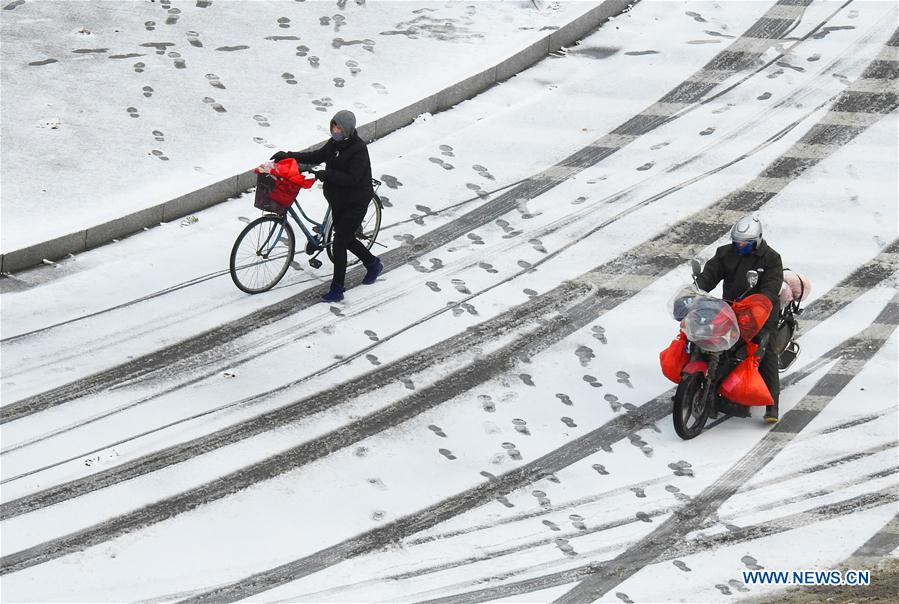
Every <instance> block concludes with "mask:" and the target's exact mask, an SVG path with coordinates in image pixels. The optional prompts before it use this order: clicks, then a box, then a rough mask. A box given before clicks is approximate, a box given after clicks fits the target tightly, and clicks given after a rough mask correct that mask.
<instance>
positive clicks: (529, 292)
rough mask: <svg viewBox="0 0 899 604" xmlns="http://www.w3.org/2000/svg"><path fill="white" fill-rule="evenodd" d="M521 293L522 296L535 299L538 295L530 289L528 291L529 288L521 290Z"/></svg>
mask: <svg viewBox="0 0 899 604" xmlns="http://www.w3.org/2000/svg"><path fill="white" fill-rule="evenodd" d="M521 291H522V293H523V294H524V295H526V296H527V297H528V298H536V297H537V295H538V294H537V292H535V291H534V290H532V289H530V288H527V289H523V290H521Z"/></svg>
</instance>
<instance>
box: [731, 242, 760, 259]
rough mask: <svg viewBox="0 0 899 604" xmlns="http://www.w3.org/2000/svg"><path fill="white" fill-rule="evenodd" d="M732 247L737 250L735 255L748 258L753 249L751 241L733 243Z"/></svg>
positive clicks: (753, 245)
mask: <svg viewBox="0 0 899 604" xmlns="http://www.w3.org/2000/svg"><path fill="white" fill-rule="evenodd" d="M733 246H734V249H735V250H737V255H739V256H748V255H749V254H751V253H752V250H753V249H754V248H755V243H754V242H752V241H734V242H733Z"/></svg>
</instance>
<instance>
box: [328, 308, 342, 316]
mask: <svg viewBox="0 0 899 604" xmlns="http://www.w3.org/2000/svg"><path fill="white" fill-rule="evenodd" d="M329 310H330V311H331V314H333V315H334V316H335V317H342V316H344V314H343V313H342V312H341V311H340V307H339V306H332V307H330V309H329Z"/></svg>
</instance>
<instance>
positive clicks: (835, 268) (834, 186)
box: [0, 0, 899, 602]
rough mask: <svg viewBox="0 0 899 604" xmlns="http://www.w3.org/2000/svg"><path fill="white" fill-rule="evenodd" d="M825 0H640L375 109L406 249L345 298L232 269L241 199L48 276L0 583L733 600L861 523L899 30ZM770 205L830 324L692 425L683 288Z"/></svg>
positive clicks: (894, 267) (14, 435)
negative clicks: (461, 97)
mask: <svg viewBox="0 0 899 604" xmlns="http://www.w3.org/2000/svg"><path fill="white" fill-rule="evenodd" d="M806 4H808V3H804V2H794V1H786V0H782V1H781V2H778V3H776V4H772V3H765V2H753V3H735V4H725V5H718V4H715V5H713V4H706V3H686V4H683V3H655V2H643V3H641V4H639V5H638V6H637V7H635V8H634V10H632V11H631V12H630V13H629V14H628V17H627V19H622V20H620V27H619V28H618V29H614V30H613V29H610V28H602V29H601V30H599V31H598V32H597V33H595V34H593V35H592V36H590V37H589V38H587V39H586V40H584V41H583V42H582V43H581V44H580V45H578V46H576V47H573V48H571V49H568V51H567V52H566V53H560V54H563V55H564V56H559V57H556V58H551V59H548V60H546V61H544V62H542V63H541V64H539V65H537V66H535V67H534V68H532V69H529V70H528V71H526V72H524V73H522V74H520V75H519V76H517V77H515V78H513V79H512V80H510V81H509V82H507V83H504V84H502V85H500V86H497V87H495V88H493V89H491V90H490V91H488V92H487V93H485V94H483V95H481V96H479V97H477V98H475V99H473V100H472V101H469V102H466V103H463V104H462V105H460V106H459V107H457V108H455V109H453V110H452V111H449V112H445V113H442V114H439V115H437V116H434V117H433V118H431V119H430V120H426V121H425V120H423V121H419V122H417V123H416V124H414V125H412V126H410V127H408V128H405V129H403V130H401V131H399V132H397V133H395V134H394V135H391V136H389V137H387V138H386V139H384V140H381V141H378V142H376V143H375V144H374V145H372V155H373V157H374V158H375V161H376V164H377V166H376V173H377V171H380V169H381V168H382V167H383V171H384V172H383V174H384V176H382V177H381V178H382V180H384V182H385V183H386V187H387V191H386V197H387V198H388V203H389V204H390V207H389V208H388V209H387V210H386V214H385V217H386V223H387V227H388V228H386V229H385V230H384V231H383V234H384V235H383V237H384V239H383V241H384V243H385V244H387V245H388V247H389V249H388V250H386V251H384V252H383V254H382V258H383V260H384V262H385V265H386V266H387V268H388V271H387V272H386V273H385V277H384V279H383V280H382V281H381V282H379V283H378V284H377V285H376V286H375V287H371V288H355V289H352V290H350V291H349V292H348V295H347V300H346V302H345V303H343V304H337V305H331V306H328V305H322V304H318V303H316V299H317V296H318V295H319V293H320V289H321V288H320V286H319V285H318V284H319V283H321V282H323V281H324V280H326V279H327V272H326V270H327V268H328V267H324V268H323V269H322V270H320V271H311V270H308V269H303V270H301V271H291V272H290V274H289V275H288V277H287V278H286V279H285V281H284V282H283V283H282V285H281V286H279V288H278V289H277V290H275V291H273V292H270V293H268V294H265V295H262V296H255V297H247V296H244V295H242V294H240V293H239V292H238V291H237V290H236V289H234V288H233V286H232V284H231V283H230V282H229V281H228V278H227V276H223V275H222V273H221V271H220V267H221V266H222V264H223V259H224V258H225V255H226V253H227V250H228V248H229V247H230V242H231V241H232V240H233V237H234V236H235V235H236V232H237V231H238V230H239V229H240V228H241V227H242V224H241V223H240V222H239V220H238V219H239V218H241V217H243V218H246V216H248V215H250V212H249V206H250V201H249V200H248V199H240V200H236V201H234V202H229V203H228V204H224V205H222V206H220V207H216V208H214V209H211V210H209V211H207V212H204V213H203V214H201V215H200V222H198V223H194V224H189V223H188V224H185V225H184V226H180V225H175V224H170V225H167V226H166V227H164V228H161V229H156V230H154V231H153V232H148V233H146V234H144V235H141V236H138V237H133V238H131V239H129V240H126V241H122V242H120V243H118V244H116V245H113V246H107V247H105V248H103V249H100V250H96V251H94V252H91V253H88V254H85V255H83V256H81V257H79V262H78V263H77V265H69V266H65V265H63V266H61V267H59V269H58V271H57V273H56V274H51V275H49V276H48V275H47V273H46V271H34V273H33V275H32V274H28V275H25V276H23V277H22V283H23V286H22V287H21V289H20V291H15V292H8V293H4V298H3V325H4V334H3V340H2V347H3V348H2V352H3V361H4V363H3V383H2V386H3V406H2V407H0V421H2V435H3V445H2V450H0V462H2V489H3V502H2V504H0V518H2V521H3V525H2V528H3V539H2V552H3V558H2V567H3V568H2V573H3V574H4V591H5V592H6V594H7V598H9V597H10V594H11V599H13V600H17V601H18V600H65V599H71V598H72V597H73V594H77V597H78V598H80V599H88V600H153V601H157V600H179V599H182V598H190V599H192V600H193V601H234V600H238V599H243V598H249V597H254V598H263V599H265V600H266V601H281V600H285V601H316V602H319V601H375V600H379V601H439V602H480V601H490V600H496V599H500V598H505V597H508V598H512V599H513V600H514V601H523V600H528V601H548V600H552V599H556V598H558V599H559V601H561V602H589V601H594V600H596V599H600V598H603V597H605V598H610V597H612V598H615V597H616V596H617V598H616V599H618V600H620V601H631V600H633V601H669V600H679V599H682V598H686V599H689V600H702V601H718V600H726V599H727V598H728V597H731V596H732V595H734V594H744V593H749V592H748V591H746V590H749V589H750V588H749V587H746V586H744V585H743V584H742V582H741V581H738V579H739V570H740V569H742V568H751V567H752V566H753V565H763V566H765V567H768V568H810V567H816V568H817V567H821V568H827V567H829V566H832V565H834V564H836V563H837V562H839V561H841V560H843V559H845V558H846V557H848V556H849V555H850V554H852V553H853V552H854V551H855V549H856V548H858V547H860V546H861V545H862V544H863V543H864V542H865V541H866V540H867V539H868V538H869V537H870V536H871V535H873V534H874V533H876V532H877V531H878V530H880V529H881V527H882V526H883V525H884V524H886V523H887V521H889V520H890V519H891V518H892V517H893V516H894V515H895V509H896V501H897V500H899V492H897V488H896V478H895V474H896V470H897V466H896V455H895V454H896V446H897V427H896V416H895V411H896V409H895V405H896V397H895V393H896V389H897V372H896V356H897V355H896V343H897V340H896V335H895V328H896V324H897V321H899V312H897V308H899V307H897V299H896V274H897V271H899V255H897V253H899V243H897V193H896V191H897V187H896V169H895V168H896V151H897V141H896V130H897V125H896V113H895V112H896V108H897V105H899V101H897V93H896V82H895V80H896V78H897V74H899V71H897V68H896V64H897V59H899V56H897V47H899V34H897V32H896V31H894V27H895V20H896V8H895V5H892V4H890V3H878V2H850V3H846V4H844V5H835V4H832V3H813V4H811V5H810V6H806ZM672 22H677V28H674V26H673V25H672ZM713 26H714V27H713ZM690 27H695V28H696V29H697V30H698V31H697V32H696V33H695V34H694V33H693V32H689V31H685V30H686V29H689V28H690ZM712 27H713V29H709V28H712ZM712 31H714V32H717V33H718V34H720V35H712V34H711V33H710V32H712ZM674 32H677V33H676V35H672V34H673V33H674ZM723 32H730V33H723ZM734 32H745V33H744V34H743V35H742V36H740V37H736V38H734V39H733V41H732V42H730V45H729V46H727V47H726V48H721V49H720V50H718V52H715V50H716V46H718V43H720V42H721V41H722V39H724V40H727V36H730V37H733V36H735V35H736V34H735V33H734ZM701 34H702V35H705V36H706V37H705V38H704V40H705V41H706V42H708V43H702V44H697V43H690V42H691V41H693V42H695V41H696V40H698V39H699V38H696V37H695V36H697V35H701ZM685 38H686V41H685ZM650 45H651V47H650ZM648 51H653V52H648ZM653 53H655V54H653ZM637 65H639V67H637ZM635 70H636V71H637V72H638V73H639V78H635V77H634V75H633V74H634V73H635ZM466 164H470V165H472V169H471V170H470V171H469V169H467V168H465V165H466ZM491 191H493V192H491ZM382 192H384V191H383V190H382ZM313 195H315V194H314V193H313ZM463 200H464V202H463ZM313 203H314V202H313ZM748 212H757V213H758V214H759V215H760V216H761V218H762V220H763V222H764V224H765V225H766V236H767V238H768V239H769V241H770V242H771V243H772V245H773V246H774V247H775V248H776V249H778V250H779V251H780V252H781V254H782V255H783V256H784V258H785V259H786V262H787V265H788V266H791V267H793V268H796V269H797V270H800V271H802V272H804V273H806V274H808V275H809V276H810V277H811V278H812V281H813V283H814V291H813V294H812V301H811V302H810V303H809V304H808V305H807V309H806V312H805V313H804V314H803V315H802V316H801V317H800V323H801V324H802V326H803V336H802V345H803V353H802V356H801V357H800V361H799V362H798V363H797V367H798V368H797V369H793V370H792V373H790V374H787V375H786V376H785V378H784V386H785V388H784V392H783V395H782V398H781V409H782V414H783V420H782V421H781V423H780V424H778V425H777V426H776V427H774V428H773V429H770V430H768V429H766V428H763V427H762V425H761V424H760V421H759V420H758V418H755V419H753V420H730V421H727V422H723V423H721V424H720V425H719V426H715V427H714V428H712V429H711V430H710V431H709V432H707V433H706V434H703V435H702V436H701V437H700V438H698V439H696V440H694V441H690V442H682V441H680V440H679V439H678V438H677V436H676V435H675V434H674V432H673V430H672V429H671V426H670V425H669V422H668V420H667V415H668V413H669V412H670V396H671V389H670V388H669V386H670V384H669V383H668V382H666V381H665V379H664V378H663V377H662V376H661V375H660V372H659V370H658V361H657V353H658V351H659V350H661V349H662V348H663V347H664V346H665V345H666V344H667V342H668V340H670V338H671V337H672V336H673V335H674V333H675V331H676V325H675V324H674V322H673V321H672V320H671V319H670V318H668V317H667V314H666V312H665V301H666V300H667V298H668V297H669V296H670V293H671V292H672V291H673V290H674V289H675V288H676V287H677V286H678V285H679V284H680V283H682V282H684V281H686V280H687V278H688V269H687V267H686V262H687V260H688V259H689V258H691V257H693V256H694V255H700V256H704V257H708V256H709V255H710V253H711V251H712V250H713V249H714V247H715V246H716V245H718V244H720V242H721V241H722V240H723V238H724V237H725V236H726V233H727V231H728V228H729V226H730V225H731V224H732V223H733V221H734V220H735V219H736V218H737V217H739V216H740V215H742V214H744V213H748ZM847 213H851V216H852V217H851V220H849V219H847V218H846V216H847ZM407 216H408V217H409V218H408V219H407V218H406V217H407ZM300 260H301V259H300ZM135 274H139V275H142V279H141V280H135V279H133V275H135ZM359 276H360V275H359V273H358V271H356V272H355V273H351V275H350V277H349V279H350V280H353V279H358V278H359ZM29 280H31V281H30V282H29ZM363 290H364V291H363ZM10 325H12V326H14V327H13V329H12V330H10ZM628 445H630V446H628ZM747 560H750V561H749V562H747ZM87 566H90V567H91V568H92V569H94V572H93V573H92V574H91V575H90V576H88V575H87V574H85V573H84V572H83V569H84V568H85V567H87ZM50 576H52V577H53V580H52V581H48V580H47V578H48V577H50ZM735 581H736V582H737V583H739V585H737V584H735V583H734V582H735ZM759 589H760V588H759V587H757V586H754V587H753V588H752V592H753V593H758V592H759Z"/></svg>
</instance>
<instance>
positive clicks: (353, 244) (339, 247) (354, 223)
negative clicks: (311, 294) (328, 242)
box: [331, 206, 375, 287]
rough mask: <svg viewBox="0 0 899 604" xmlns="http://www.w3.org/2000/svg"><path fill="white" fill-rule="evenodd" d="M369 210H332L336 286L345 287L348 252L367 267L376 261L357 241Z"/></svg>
mask: <svg viewBox="0 0 899 604" xmlns="http://www.w3.org/2000/svg"><path fill="white" fill-rule="evenodd" d="M367 209H368V208H367V206H361V207H358V206H351V207H349V208H340V209H337V208H333V209H332V210H331V212H332V214H333V220H334V242H333V244H332V249H331V253H332V254H333V256H334V277H333V278H332V280H331V281H332V283H333V284H334V285H339V286H341V287H343V286H344V285H343V282H344V279H346V258H347V256H346V253H347V250H349V251H351V252H353V255H355V256H356V257H357V258H359V260H361V261H362V264H365V265H369V264H371V263H372V261H374V259H375V257H374V256H372V254H371V252H369V251H368V250H367V249H366V247H365V246H364V245H363V244H362V242H361V241H359V240H358V239H356V231H357V230H358V229H359V227H360V226H361V225H362V221H363V220H364V219H365V211H366V210H367Z"/></svg>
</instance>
